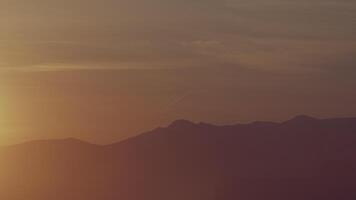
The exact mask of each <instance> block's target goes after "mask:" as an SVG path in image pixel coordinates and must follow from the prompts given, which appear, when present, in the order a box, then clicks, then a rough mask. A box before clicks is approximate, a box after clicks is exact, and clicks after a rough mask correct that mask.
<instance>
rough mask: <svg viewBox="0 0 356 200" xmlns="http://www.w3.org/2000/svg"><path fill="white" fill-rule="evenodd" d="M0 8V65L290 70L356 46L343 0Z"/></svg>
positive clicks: (39, 3)
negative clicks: (207, 67) (235, 67)
mask: <svg viewBox="0 0 356 200" xmlns="http://www.w3.org/2000/svg"><path fill="white" fill-rule="evenodd" d="M0 9H1V10H0V11H1V12H0V13H1V14H0V17H1V18H0V19H1V20H0V24H1V27H2V31H1V33H0V55H1V57H0V59H1V63H0V67H1V68H2V69H13V68H21V69H29V70H44V69H46V70H50V68H52V69H54V70H60V69H63V70H67V69H69V68H71V69H73V68H78V69H85V68H87V69H93V68H94V69H98V68H102V69H111V68H115V67H117V68H118V69H120V68H130V67H133V68H155V67H158V68H162V67H167V68H175V67H202V66H209V67H211V66H215V67H219V66H224V65H229V66H231V65H235V66H237V67H247V68H256V69H261V70H285V71H288V70H298V69H300V70H305V68H310V67H311V68H313V65H314V63H315V62H316V63H320V62H323V61H324V59H325V58H326V57H327V58H328V59H329V58H331V57H334V58H333V60H339V59H340V58H342V57H343V56H344V55H342V53H343V52H345V53H346V54H350V53H351V54H352V53H355V52H356V48H355V41H356V28H354V27H356V21H355V20H354V19H355V18H356V14H355V13H356V3H354V1H347V0H343V1H336V0H328V1H320V0H314V1H304V0H302V1H298V2H296V1H291V0H287V1H280V0H273V1H268V2H266V1H262V0H251V1H243V0H225V1H218V0H208V1H200V0H194V1H178V0H168V1H162V0H130V1H128V0H123V1H113V0H104V1H90V2H87V1H84V0H73V1H69V0H63V1H55V0H50V1H48V0H46V1H45V0H35V1H31V2H28V1H25V0H18V1H15V2H14V1H11V2H10V1H8V0H1V1H0ZM346 43H348V44H346ZM331 46H335V47H337V48H332V49H328V48H330V47H331ZM313 54H315V56H314V55H313ZM335 65H337V63H335ZM318 66H320V65H318Z"/></svg>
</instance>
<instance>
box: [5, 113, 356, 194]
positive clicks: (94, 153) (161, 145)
mask: <svg viewBox="0 0 356 200" xmlns="http://www.w3.org/2000/svg"><path fill="white" fill-rule="evenodd" d="M0 198H1V199H8V200H20V199H26V200H45V199H46V200H47V199H53V200H60V199H61V200H62V199H66V200H94V199H107V200H114V199H115V200H116V199H123V200H140V199H142V200H146V199H147V200H150V199H152V200H159V199H162V200H163V199H170V200H171V199H173V200H175V199H177V200H178V199H179V200H181V199H184V200H196V199H207V200H210V199H211V200H213V199H219V200H230V199H231V200H232V199H239V200H245V199H246V200H260V199H263V200H285V199H289V200H294V199H295V200H309V199H310V200H312V199H313V200H318V199H322V200H329V199H330V200H332V199H337V200H339V199H344V200H349V199H350V200H353V199H356V118H342V119H325V120H319V119H315V118H311V117H307V116H298V117H295V118H293V119H291V120H289V121H286V122H283V123H272V122H254V123H251V124H240V125H232V126H214V125H210V124H204V123H199V124H195V123H192V122H189V121H185V120H178V121H176V122H173V123H172V124H171V125H170V126H168V127H165V128H158V129H155V130H153V131H150V132H147V133H144V134H142V135H139V136H137V137H134V138H131V139H128V140H125V141H123V142H119V143H116V144H112V145H107V146H97V145H91V144H87V143H84V142H80V141H78V140H74V139H69V140H61V141H39V142H30V143H26V144H21V145H15V146H11V147H3V148H1V149H0Z"/></svg>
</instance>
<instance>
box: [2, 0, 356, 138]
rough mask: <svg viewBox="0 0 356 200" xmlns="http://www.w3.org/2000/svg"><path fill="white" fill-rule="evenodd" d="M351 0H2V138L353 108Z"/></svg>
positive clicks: (355, 11)
mask: <svg viewBox="0 0 356 200" xmlns="http://www.w3.org/2000/svg"><path fill="white" fill-rule="evenodd" d="M354 19H356V3H355V2H354V1H348V0H313V1H310V0H308V1H307V0H301V1H297V2H296V1H292V0H285V1H280V0H271V1H268V2H266V1H265V0H249V1H243V0H225V1H221V0H205V1H200V0H193V1H182V0H180V1H178V0H165V1H163V0H119V1H117V0H115V1H114V0H101V1H90V2H88V1H84V0H62V1H57V0H33V1H27V0H11V1H10V0H0V29H1V30H0V144H9V143H17V142H20V141H24V140H32V139H40V138H58V137H77V138H81V139H85V140H89V141H92V142H98V143H109V142H114V141H117V140H119V139H122V138H125V137H128V136H131V135H133V134H137V133H140V132H141V131H146V130H149V129H152V128H154V127H156V126H159V125H165V124H167V123H169V122H170V121H172V120H175V119H177V118H186V119H190V120H194V121H207V122H212V123H219V124H221V123H234V122H238V121H241V122H246V121H251V120H282V119H286V118H289V117H291V116H293V115H296V114H301V113H303V114H310V115H314V116H317V117H336V116H355V115H356V105H355V103H354V102H356V92H355V91H356V68H355V63H356V59H355V56H354V55H356V28H355V27H356V21H355V20H354Z"/></svg>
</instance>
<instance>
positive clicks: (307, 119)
mask: <svg viewBox="0 0 356 200" xmlns="http://www.w3.org/2000/svg"><path fill="white" fill-rule="evenodd" d="M316 120H318V119H317V118H314V117H310V116H308V115H297V116H295V117H293V118H292V119H290V120H288V121H287V122H311V121H316Z"/></svg>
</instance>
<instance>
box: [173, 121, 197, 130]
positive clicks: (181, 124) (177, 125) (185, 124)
mask: <svg viewBox="0 0 356 200" xmlns="http://www.w3.org/2000/svg"><path fill="white" fill-rule="evenodd" d="M193 126H196V124H195V123H193V122H191V121H189V120H185V119H179V120H176V121H174V122H172V123H171V124H170V125H169V126H168V127H169V128H181V127H183V128H186V127H193Z"/></svg>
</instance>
